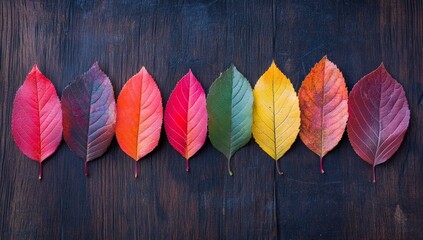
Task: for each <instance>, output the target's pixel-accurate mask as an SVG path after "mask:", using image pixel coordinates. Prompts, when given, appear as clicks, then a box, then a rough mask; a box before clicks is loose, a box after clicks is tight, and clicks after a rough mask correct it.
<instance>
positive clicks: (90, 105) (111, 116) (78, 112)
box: [62, 62, 116, 176]
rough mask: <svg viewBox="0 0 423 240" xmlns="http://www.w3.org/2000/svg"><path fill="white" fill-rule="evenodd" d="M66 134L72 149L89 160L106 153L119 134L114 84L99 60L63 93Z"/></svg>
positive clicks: (86, 173) (86, 170) (86, 167)
mask: <svg viewBox="0 0 423 240" xmlns="http://www.w3.org/2000/svg"><path fill="white" fill-rule="evenodd" d="M62 110H63V130H64V131H63V135H64V138H65V141H66V143H67V144H68V146H69V148H70V149H71V150H72V151H73V152H75V154H76V155H78V156H79V157H81V158H83V159H84V160H85V175H87V176H88V166H87V162H89V161H92V160H94V159H96V158H98V157H100V156H101V155H103V153H104V152H106V150H107V147H108V146H109V145H110V142H111V141H112V138H113V135H114V133H115V123H116V105H115V98H114V94H113V86H112V84H111V82H110V80H109V78H108V77H107V76H106V74H104V73H103V71H102V70H101V69H100V67H99V66H98V64H97V62H96V63H94V64H93V66H92V67H91V68H90V70H88V72H86V73H84V74H83V75H82V76H79V77H77V78H76V81H75V82H73V83H71V84H69V86H67V87H66V88H65V89H64V90H63V94H62Z"/></svg>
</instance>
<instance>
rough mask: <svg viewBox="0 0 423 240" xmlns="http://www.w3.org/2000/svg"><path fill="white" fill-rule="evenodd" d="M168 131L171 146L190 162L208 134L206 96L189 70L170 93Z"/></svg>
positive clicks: (167, 109)
mask: <svg viewBox="0 0 423 240" xmlns="http://www.w3.org/2000/svg"><path fill="white" fill-rule="evenodd" d="M164 124H165V130H166V134H167V137H168V139H169V142H170V144H171V145H172V147H173V148H175V149H176V150H177V151H178V152H179V153H180V154H181V155H182V156H183V157H184V158H185V160H186V161H185V162H186V171H189V164H188V160H189V158H190V157H192V156H193V155H194V154H195V153H196V152H197V151H198V150H199V149H200V148H201V147H202V146H203V144H204V141H205V140H206V135H207V109H206V95H205V93H204V89H203V88H202V87H201V84H200V82H198V80H197V79H196V78H195V76H194V74H192V72H191V70H189V72H188V74H186V75H185V76H184V77H183V78H182V79H181V80H180V81H179V82H178V83H177V84H176V87H175V89H174V90H173V91H172V93H171V94H170V97H169V100H168V102H167V105H166V110H165V121H164Z"/></svg>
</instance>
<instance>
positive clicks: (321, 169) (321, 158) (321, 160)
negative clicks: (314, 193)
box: [320, 156, 325, 174]
mask: <svg viewBox="0 0 423 240" xmlns="http://www.w3.org/2000/svg"><path fill="white" fill-rule="evenodd" d="M320 172H321V173H322V174H324V173H325V170H323V157H322V156H320Z"/></svg>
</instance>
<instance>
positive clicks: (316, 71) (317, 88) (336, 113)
mask: <svg viewBox="0 0 423 240" xmlns="http://www.w3.org/2000/svg"><path fill="white" fill-rule="evenodd" d="M298 97H299V100H300V109H301V129H300V138H301V140H302V141H303V142H304V144H305V145H306V146H307V147H308V148H309V149H310V150H312V151H313V152H314V153H316V154H317V155H319V156H320V171H321V173H324V170H323V163H322V161H323V157H324V156H325V155H326V154H327V153H328V152H329V151H330V150H332V149H333V148H334V147H335V146H336V145H337V144H338V142H339V141H340V140H341V138H342V135H343V133H344V131H345V126H346V124H347V119H348V105H347V101H348V90H347V87H346V84H345V80H344V77H343V76H342V73H341V71H339V69H338V68H337V67H336V65H335V64H333V63H332V62H331V61H329V60H328V59H327V57H326V56H325V57H323V58H322V60H320V62H318V63H317V64H316V65H315V66H314V67H313V69H312V70H311V72H310V73H309V74H308V75H307V77H306V78H305V80H304V81H303V83H302V85H301V88H300V90H299V92H298Z"/></svg>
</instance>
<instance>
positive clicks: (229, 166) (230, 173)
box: [228, 158, 234, 176]
mask: <svg viewBox="0 0 423 240" xmlns="http://www.w3.org/2000/svg"><path fill="white" fill-rule="evenodd" d="M228 171H229V176H233V175H234V174H233V173H232V170H231V158H228Z"/></svg>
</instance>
